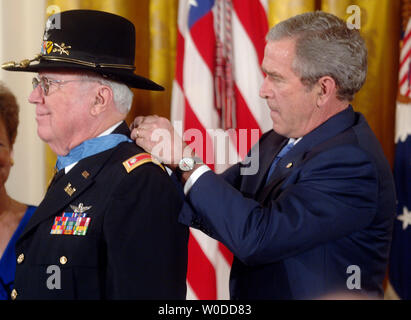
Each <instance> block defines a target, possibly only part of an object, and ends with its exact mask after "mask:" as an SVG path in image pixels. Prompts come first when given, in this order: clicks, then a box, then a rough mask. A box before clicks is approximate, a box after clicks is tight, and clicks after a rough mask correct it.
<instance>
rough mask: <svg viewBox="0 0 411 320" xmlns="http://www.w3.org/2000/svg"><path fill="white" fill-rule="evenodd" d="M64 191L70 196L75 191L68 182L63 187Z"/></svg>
mask: <svg viewBox="0 0 411 320" xmlns="http://www.w3.org/2000/svg"><path fill="white" fill-rule="evenodd" d="M64 191H65V192H66V193H67V194H68V195H69V196H70V197H71V196H72V195H73V193H74V192H76V188H73V187H72V186H71V183H68V184H67V186H66V187H65V188H64Z"/></svg>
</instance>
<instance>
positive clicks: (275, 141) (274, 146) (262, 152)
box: [241, 130, 288, 197]
mask: <svg viewBox="0 0 411 320" xmlns="http://www.w3.org/2000/svg"><path fill="white" fill-rule="evenodd" d="M287 140H288V139H287V138H285V137H283V136H280V135H279V134H277V133H275V132H274V131H273V130H271V131H270V132H268V133H267V137H265V139H263V140H261V141H260V144H261V145H260V146H259V160H258V161H259V167H258V173H257V174H254V175H246V176H244V178H243V180H242V185H241V190H242V192H243V193H246V194H247V195H248V196H250V197H254V196H255V194H257V193H258V191H259V190H260V189H261V187H262V186H264V184H265V179H266V175H267V172H268V170H269V168H270V166H271V163H272V162H273V160H274V157H275V156H276V155H277V153H278V152H279V151H280V150H281V149H282V147H283V146H284V145H285V144H286V142H287Z"/></svg>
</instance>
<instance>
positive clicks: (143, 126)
mask: <svg viewBox="0 0 411 320" xmlns="http://www.w3.org/2000/svg"><path fill="white" fill-rule="evenodd" d="M130 130H131V139H133V140H135V141H136V144H137V145H139V146H140V147H141V148H143V149H144V150H146V151H147V152H149V153H151V154H152V155H153V156H155V157H156V158H157V159H158V160H160V161H161V162H163V163H164V164H166V165H167V166H168V167H170V168H171V169H172V170H174V169H176V168H177V166H178V163H179V161H180V160H181V158H182V157H183V155H184V156H188V157H190V156H193V151H192V150H191V149H190V148H189V147H187V145H186V144H185V143H184V141H183V139H182V138H181V137H180V136H179V135H178V134H177V133H176V132H175V130H174V128H173V126H172V125H171V123H170V121H169V120H168V119H166V118H162V117H159V116H155V115H154V116H147V117H137V118H135V119H134V121H133V123H132V124H131V125H130Z"/></svg>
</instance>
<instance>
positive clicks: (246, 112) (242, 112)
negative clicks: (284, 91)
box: [235, 86, 268, 159]
mask: <svg viewBox="0 0 411 320" xmlns="http://www.w3.org/2000/svg"><path fill="white" fill-rule="evenodd" d="M235 95H236V100H237V126H238V128H237V138H238V141H239V143H244V141H240V136H239V129H247V141H246V142H247V148H241V147H240V146H239V145H238V146H237V150H238V151H245V150H247V152H248V151H249V150H250V148H251V147H252V141H251V129H257V130H259V136H260V137H261V134H262V132H261V129H260V127H259V125H258V123H257V121H256V120H255V118H254V115H253V114H252V113H251V111H250V109H249V108H248V105H247V103H246V102H245V100H244V98H243V95H242V94H241V92H240V90H239V89H238V87H237V86H235ZM267 108H268V107H267ZM247 152H246V153H245V154H244V153H243V152H241V153H240V157H241V159H244V157H245V156H246V155H247Z"/></svg>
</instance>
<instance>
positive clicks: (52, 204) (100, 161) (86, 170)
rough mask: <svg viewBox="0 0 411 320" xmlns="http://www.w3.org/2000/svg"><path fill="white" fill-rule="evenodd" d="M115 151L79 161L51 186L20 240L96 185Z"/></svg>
mask: <svg viewBox="0 0 411 320" xmlns="http://www.w3.org/2000/svg"><path fill="white" fill-rule="evenodd" d="M114 150H116V148H112V149H109V150H107V151H104V152H101V153H98V154H96V155H94V156H92V157H88V158H85V159H83V160H81V161H79V163H78V164H77V165H76V166H75V167H74V168H73V169H71V170H70V172H68V173H67V174H66V175H64V176H63V177H61V178H60V179H59V180H58V181H57V182H56V183H55V184H54V185H53V186H51V187H50V189H49V190H48V191H47V193H46V195H45V197H44V199H43V201H42V202H41V203H40V205H39V206H38V208H37V210H36V212H35V213H34V214H33V216H32V217H31V219H30V220H29V222H28V223H27V225H26V227H25V229H24V230H23V233H22V234H21V236H20V239H22V238H23V237H24V236H25V235H26V234H27V233H29V232H30V230H32V229H33V228H34V227H36V226H37V225H38V224H39V223H41V222H42V221H44V220H46V219H48V218H49V217H51V216H55V215H57V214H58V213H59V212H60V211H62V210H63V209H64V208H65V207H67V206H68V205H69V204H70V203H71V202H73V201H74V200H75V199H76V198H78V197H79V196H80V195H81V194H82V193H83V192H84V191H85V190H87V189H88V188H89V186H90V185H92V184H93V183H94V178H95V176H96V175H97V174H98V172H99V171H100V170H101V169H102V168H103V167H104V165H105V163H106V162H107V160H108V159H109V158H110V156H111V154H112V153H113V152H114ZM70 193H71V195H70Z"/></svg>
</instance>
